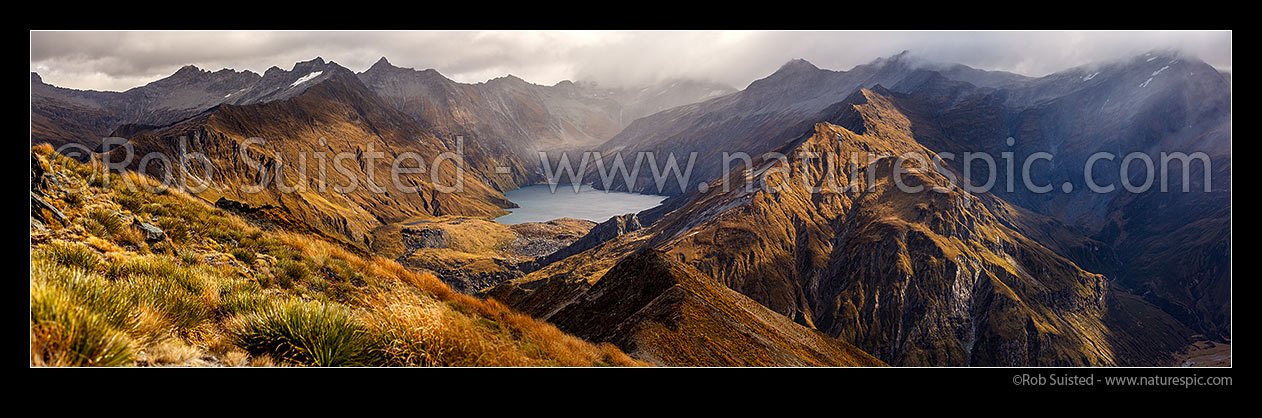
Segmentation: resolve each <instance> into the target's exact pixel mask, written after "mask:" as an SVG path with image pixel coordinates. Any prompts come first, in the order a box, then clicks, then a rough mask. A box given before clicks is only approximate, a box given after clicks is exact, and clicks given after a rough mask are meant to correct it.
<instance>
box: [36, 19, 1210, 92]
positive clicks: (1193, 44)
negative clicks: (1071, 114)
mask: <svg viewBox="0 0 1262 418" xmlns="http://www.w3.org/2000/svg"><path fill="white" fill-rule="evenodd" d="M1152 49H1177V50H1180V51H1182V52H1184V53H1186V54H1189V55H1192V56H1196V57H1199V58H1201V59H1202V60H1205V61H1206V62H1208V63H1210V64H1211V65H1213V66H1215V67H1218V68H1219V69H1221V70H1226V71H1230V70H1231V32H1229V31H1227V32H768V31H754V32H716V31H701V32H571V31H558V32H547V31H509V32H259V31H246V32H32V33H31V71H34V72H38V73H39V74H40V76H41V77H43V79H44V81H45V82H47V83H50V84H54V85H58V86H62V87H70V88H77V89H93V90H116V91H119V90H126V89H129V88H132V87H136V86H140V85H144V84H145V83H149V82H151V81H154V80H157V79H160V78H163V77H166V76H168V75H170V74H172V73H174V72H175V71H176V70H178V69H179V68H180V67H182V66H184V65H188V64H193V65H196V66H198V67H200V68H202V69H208V70H218V69H221V68H232V69H236V70H251V71H254V72H257V73H262V72H264V71H266V70H267V69H268V68H269V67H272V66H277V67H281V68H284V69H290V68H291V67H292V66H293V64H294V63H295V62H298V61H306V60H309V59H311V58H314V57H316V56H320V57H323V58H324V59H325V60H326V61H336V62H337V63H339V64H341V65H343V66H345V67H347V68H350V69H351V70H354V71H356V72H359V71H363V70H366V69H367V68H368V67H369V66H371V65H372V64H373V63H374V62H376V61H377V59H378V58H380V57H382V56H385V57H387V58H388V59H389V60H390V62H391V63H392V64H394V65H396V66H400V67H412V68H417V69H425V68H434V69H437V70H438V71H439V72H441V73H443V74H444V75H446V76H447V77H449V78H451V79H454V80H456V81H460V82H470V83H471V82H481V81H486V80H487V79H490V78H494V77H500V76H503V75H506V74H513V75H516V76H518V77H521V78H523V79H525V80H527V81H530V82H534V83H538V84H548V85H551V84H554V83H556V82H558V81H561V80H576V81H579V80H581V81H593V82H597V83H600V84H602V85H607V86H627V85H637V84H641V83H647V82H652V81H658V80H662V79H668V78H679V77H684V78H695V79H704V80H711V81H717V82H721V83H725V84H728V85H731V86H733V87H736V88H744V87H745V86H746V85H748V84H749V83H750V82H751V81H753V80H756V79H758V78H762V77H765V76H766V75H768V74H770V73H772V72H774V71H775V70H776V69H777V68H779V67H780V65H781V64H783V63H785V62H786V61H788V60H790V59H793V58H805V59H807V60H808V61H811V62H812V63H814V64H815V65H817V66H819V67H821V68H827V69H834V70H845V69H850V68H851V67H854V66H855V65H858V64H862V63H866V62H869V61H872V60H873V59H875V58H878V57H883V56H889V55H893V54H896V53H898V52H900V51H903V50H908V51H911V52H912V53H913V54H915V55H918V56H921V57H924V58H928V59H932V60H937V61H942V62H958V63H962V64H966V65H970V66H973V67H977V68H982V69H988V70H1004V71H1012V72H1016V73H1020V74H1025V75H1030V76H1040V75H1045V74H1048V73H1052V72H1056V71H1059V70H1063V69H1066V68H1070V67H1074V66H1078V65H1083V64H1088V63H1092V62H1098V61H1104V60H1112V59H1120V58H1123V57H1129V56H1133V55H1137V54H1141V53H1143V52H1146V51H1149V50H1152Z"/></svg>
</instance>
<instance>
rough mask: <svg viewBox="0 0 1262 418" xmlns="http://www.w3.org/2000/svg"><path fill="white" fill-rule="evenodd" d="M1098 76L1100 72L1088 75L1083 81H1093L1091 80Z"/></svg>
mask: <svg viewBox="0 0 1262 418" xmlns="http://www.w3.org/2000/svg"><path fill="white" fill-rule="evenodd" d="M1098 75H1100V72H1099V71H1096V72H1094V73H1091V74H1087V75H1086V76H1084V77H1082V81H1091V79H1093V78H1095V76H1098Z"/></svg>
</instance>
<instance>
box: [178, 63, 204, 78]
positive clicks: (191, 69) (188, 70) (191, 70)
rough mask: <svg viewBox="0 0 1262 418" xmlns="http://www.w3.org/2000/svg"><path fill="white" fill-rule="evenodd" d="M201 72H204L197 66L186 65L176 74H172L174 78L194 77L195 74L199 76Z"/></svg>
mask: <svg viewBox="0 0 1262 418" xmlns="http://www.w3.org/2000/svg"><path fill="white" fill-rule="evenodd" d="M201 72H202V69H201V68H197V66H196V65H191V64H190V65H185V66H183V67H180V69H179V70H178V71H176V72H175V74H172V75H173V76H174V75H193V74H199V73H201Z"/></svg>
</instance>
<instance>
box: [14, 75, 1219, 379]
mask: <svg viewBox="0 0 1262 418" xmlns="http://www.w3.org/2000/svg"><path fill="white" fill-rule="evenodd" d="M373 56H376V55H373ZM31 95H32V97H31V119H32V121H31V126H32V132H31V143H30V146H31V156H32V162H31V164H32V174H31V176H32V184H31V196H32V203H31V208H32V214H31V221H32V226H31V254H32V255H31V263H32V278H31V291H32V302H31V303H32V319H31V323H32V340H33V342H32V354H31V358H32V364H33V365H50V366H61V365H68V366H80V365H144V366H154V365H182V366H188V365H226V366H245V365H276V364H284V365H316V366H329V365H354V366H377V365H387V366H432V365H438V366H646V365H654V366H676V367H707V366H808V367H814V366H849V367H884V366H895V367H897V366H950V367H965V366H985V367H993V366H1011V367H1030V366H1034V367H1049V366H1057V367H1066V366H1090V367H1099V366H1171V365H1176V366H1230V365H1231V344H1230V340H1231V329H1232V315H1231V312H1232V309H1231V308H1232V304H1231V300H1232V294H1231V285H1232V282H1231V271H1232V269H1231V263H1232V261H1233V259H1232V254H1231V242H1232V241H1231V239H1232V234H1231V211H1232V204H1231V181H1230V180H1231V179H1230V173H1231V168H1232V165H1231V89H1230V75H1229V74H1227V73H1224V72H1220V71H1219V70H1217V69H1215V68H1214V67H1212V66H1210V65H1209V64H1207V63H1205V62H1203V61H1200V60H1198V59H1197V58H1195V57H1192V56H1188V55H1184V54H1181V53H1178V52H1174V51H1161V50H1153V51H1150V52H1146V53H1143V54H1142V55H1138V56H1131V57H1123V58H1119V59H1115V60H1113V61H1109V62H1101V63H1095V64H1092V65H1090V66H1083V67H1075V68H1069V69H1063V70H1061V71H1057V72H1054V73H1050V74H1048V75H1045V76H1041V77H1028V76H1024V75H1018V74H1014V73H1007V72H1002V71H986V70H981V69H976V68H972V67H968V66H965V65H961V64H955V63H947V62H938V61H934V60H930V59H928V58H923V57H920V56H917V55H916V54H913V53H909V52H906V51H905V52H903V53H899V54H895V55H891V56H888V57H882V58H877V59H874V60H871V61H869V62H866V63H863V64H859V65H856V66H854V67H853V68H851V69H849V70H828V69H821V68H819V67H817V66H815V65H814V64H812V63H811V62H808V61H806V60H803V59H795V60H791V61H789V62H787V63H785V64H783V65H782V66H781V67H780V68H778V69H777V70H776V71H774V72H773V73H771V74H769V75H766V76H764V77H761V78H759V79H756V80H754V81H753V82H752V83H750V84H749V85H748V86H747V87H745V88H743V89H735V88H731V87H728V86H726V85H724V84H722V83H717V82H711V81H706V80H699V79H686V78H661V79H660V80H658V81H657V82H653V83H643V84H642V85H633V86H621V87H602V86H600V85H598V84H595V83H591V82H575V81H569V80H565V81H561V82H558V83H555V84H553V85H540V84H534V83H531V82H528V81H526V80H524V79H522V78H519V77H517V76H513V75H505V76H502V77H496V78H492V79H489V80H487V81H485V82H480V83H461V82H456V81H453V80H452V79H450V78H448V77H447V76H444V75H443V74H440V73H439V72H438V71H436V70H433V69H425V70H416V69H412V68H403V67H398V66H395V65H393V64H391V63H390V61H389V60H387V59H386V58H385V57H382V58H381V59H379V60H377V61H376V62H375V63H374V64H372V65H371V66H370V67H368V68H367V69H366V70H364V71H362V72H355V71H353V70H351V69H348V68H346V67H343V66H342V65H340V64H337V63H335V62H332V61H325V60H324V59H323V58H319V57H317V58H315V59H312V60H309V61H303V62H298V63H296V64H294V65H293V66H292V67H291V69H290V70H284V69H281V68H279V67H271V69H269V70H267V71H265V72H264V73H263V74H258V73H254V72H251V71H248V70H246V71H236V70H229V69H223V70H218V71H207V70H203V69H200V68H197V67H194V66H191V65H190V66H186V67H183V68H181V69H180V70H178V71H177V72H176V73H174V74H171V75H170V76H169V77H165V78H162V79H160V80H157V81H154V82H152V83H149V84H146V85H144V86H140V87H136V88H133V89H130V90H126V91H122V92H109V91H90V90H73V89H67V88H62V87H57V86H54V85H51V84H47V83H45V82H44V80H43V78H42V77H41V76H40V75H39V74H36V73H35V72H32V73H31ZM106 137H111V138H117V139H118V140H117V141H115V142H112V143H109V144H103V143H102V142H101V141H102V138H106ZM67 149H69V150H75V151H77V153H76V154H75V155H69V154H68V153H67V155H64V156H63V155H59V152H61V151H63V150H67ZM1166 152H1181V153H1186V154H1195V155H1204V156H1205V158H1204V159H1203V160H1202V159H1194V158H1188V159H1186V160H1175V161H1174V163H1173V164H1171V166H1173V167H1178V166H1179V164H1183V165H1182V169H1183V170H1184V171H1182V172H1176V173H1177V174H1176V175H1174V176H1172V177H1169V178H1160V179H1156V180H1153V179H1152V178H1151V177H1150V178H1149V179H1148V183H1150V184H1160V185H1162V186H1163V187H1165V186H1167V185H1168V186H1169V187H1170V188H1173V189H1184V188H1185V189H1186V190H1185V191H1183V192H1168V191H1158V190H1156V189H1145V190H1143V191H1138V192H1130V191H1129V189H1130V187H1129V186H1128V185H1130V184H1131V183H1132V182H1139V181H1141V180H1142V177H1143V176H1142V175H1137V174H1135V172H1128V171H1127V170H1128V169H1129V167H1130V160H1127V159H1123V157H1120V155H1123V154H1126V155H1142V156H1143V158H1148V159H1149V163H1150V166H1151V165H1152V164H1151V163H1152V161H1157V162H1159V164H1160V165H1161V166H1166V165H1167V159H1163V158H1164V157H1165V154H1164V153H1166ZM734 153H739V154H741V155H744V156H747V158H746V159H744V160H741V159H732V158H730V155H731V154H734ZM972 153H978V154H980V153H986V155H988V156H990V155H997V156H1002V157H1001V158H999V163H1003V162H1005V161H1030V160H1031V156H1037V155H1043V154H1047V155H1052V156H1054V157H1048V158H1045V159H1041V160H1035V161H1037V163H1036V164H1026V165H1024V166H1022V165H1020V164H1019V163H1018V165H1017V166H1016V168H1015V169H1013V170H1005V169H1004V168H1003V167H1002V166H996V165H992V166H991V167H990V168H992V169H993V168H998V169H995V170H990V171H988V175H986V176H985V177H982V178H970V177H969V175H968V174H966V173H971V172H973V170H977V168H976V167H974V166H971V165H968V164H971V163H969V162H967V161H969V160H968V159H967V157H965V156H966V155H969V154H972ZM1100 153H1114V154H1111V155H1118V157H1116V158H1112V159H1108V160H1105V161H1104V162H1101V163H1099V165H1098V166H1094V167H1098V171H1095V173H1096V174H1094V175H1093V174H1090V173H1092V172H1091V171H1087V172H1086V173H1085V174H1084V172H1083V171H1082V167H1084V165H1087V166H1090V164H1091V163H1089V162H1090V161H1095V160H1099V158H1097V157H1095V156H1096V155H1099V154H1100ZM1127 153H1130V154H1127ZM564 154H568V155H569V156H571V157H574V156H577V155H583V162H584V163H583V164H581V165H580V164H578V162H579V161H578V159H577V157H576V158H575V159H574V160H573V162H574V166H575V167H574V173H575V174H576V177H575V179H577V180H579V181H581V182H582V184H581V186H580V190H579V191H578V192H575V191H574V190H573V189H572V188H571V185H570V184H560V185H554V187H555V191H553V190H552V188H553V186H549V185H547V184H546V182H547V181H549V178H548V177H550V174H549V173H553V172H554V167H553V166H550V165H546V164H551V163H553V162H555V161H557V159H558V158H559V157H561V156H562V155H564ZM147 155H163V156H169V158H167V159H165V160H162V161H157V162H155V160H149V159H145V158H143V157H142V156H147ZM589 155H594V156H595V157H599V158H601V159H602V161H611V160H612V159H613V158H615V157H618V158H622V160H623V161H627V162H630V161H635V162H636V164H639V163H640V162H641V160H640V158H639V157H638V156H640V155H646V156H647V157H648V158H647V159H649V160H652V161H650V162H648V163H646V167H647V166H648V164H652V170H650V169H648V168H645V169H638V167H637V170H634V171H630V172H629V173H635V174H629V175H626V176H624V177H623V178H621V181H620V182H619V181H614V182H609V181H607V180H606V178H605V176H604V174H605V173H603V172H601V171H603V170H604V169H605V168H604V166H601V167H600V168H596V167H593V166H592V165H587V164H586V162H587V159H588V156H589ZM690 155H691V156H692V158H694V160H692V161H695V164H692V163H689V164H688V165H687V168H686V170H681V171H686V172H687V173H688V174H687V175H684V176H682V177H680V181H679V182H676V181H674V180H673V179H672V180H669V181H663V180H662V179H660V178H657V177H658V176H657V173H656V171H657V170H658V168H659V167H666V166H668V165H669V163H668V158H679V160H678V161H679V162H680V163H681V164H682V163H683V162H684V161H689V156H690ZM858 155H864V156H865V157H864V158H863V159H857V157H856V158H854V159H852V157H851V156H858ZM907 155H915V156H920V157H918V158H919V159H906V158H902V157H904V156H907ZM189 156H196V160H195V161H193V162H192V163H190V164H187V165H185V164H178V163H179V162H181V161H184V160H185V157H189ZM834 157H835V158H834ZM1126 158H1132V159H1138V158H1139V157H1126ZM541 159H542V160H543V161H541ZM401 162H403V163H402V164H401ZM994 162H995V161H994V160H993V159H992V161H991V163H992V164H994ZM935 164H937V165H936V166H935ZM401 166H402V167H403V169H402V170H401V169H400V167H401ZM682 168H683V167H681V169H682ZM1018 170H1019V171H1020V172H1022V173H1023V174H1028V175H1029V177H1032V178H1034V179H1037V181H1036V182H1037V183H1039V184H1047V185H1048V186H1049V188H1048V190H1050V192H1048V191H1042V192H1038V191H1033V190H1031V188H1030V187H1023V188H1022V187H1016V188H1014V187H1011V186H1009V187H1007V188H1005V187H1003V186H1004V185H1009V184H1021V183H1022V182H1023V179H1021V178H1016V174H1015V173H1016V172H1018ZM1150 170H1152V169H1150ZM983 171H984V170H983ZM1180 175H1182V176H1180ZM177 179H178V180H182V182H178V181H174V180H177ZM188 179H192V180H194V181H193V182H192V183H190V182H189V181H188ZM960 179H964V181H965V183H963V186H961V182H960ZM852 181H857V183H852ZM111 182H112V183H111ZM1158 182H1159V183H1158ZM133 183H134V184H140V185H143V186H146V187H143V188H141V189H139V190H136V189H133V188H127V187H124V186H128V185H130V184H133ZM975 183H988V184H994V185H998V186H997V187H993V188H992V187H986V188H977V187H973V185H974V184H975ZM1106 183H1107V184H1116V185H1118V186H1117V187H1116V188H1115V192H1111V193H1101V192H1095V191H1093V190H1092V188H1093V186H1095V185H1097V184H1106ZM1167 183H1169V184H1167ZM576 184H577V183H576ZM908 186H911V187H915V188H917V190H916V191H911V192H909V191H907V190H906V189H907V187H908ZM159 235H160V236H159ZM269 321H271V322H269ZM284 321H289V323H290V324H291V325H286V326H287V327H291V328H292V329H299V330H306V328H302V327H301V325H306V324H311V323H317V322H318V323H319V324H326V323H336V324H340V325H338V326H340V327H345V329H347V330H353V331H354V332H353V333H352V334H353V335H356V336H357V337H345V338H343V337H341V336H339V335H331V334H325V332H334V331H328V330H329V329H332V328H327V327H326V328H318V329H317V327H315V326H313V327H312V329H313V330H312V331H310V332H309V333H307V334H302V333H298V334H294V335H288V334H287V335H269V334H267V332H269V330H272V328H269V327H270V326H271V325H269V324H272V323H273V322H284ZM304 321H306V322H304ZM321 321H322V322H321ZM85 324H86V325H85ZM292 324H297V325H292ZM71 325H73V327H72V326H71ZM75 327H80V328H75ZM82 327H89V328H92V327H95V328H92V329H91V330H90V332H79V333H75V332H74V331H75V330H81V329H82ZM280 328H282V327H280V326H277V328H276V329H280ZM291 328H285V329H291ZM304 332H305V331H304ZM346 332H348V333H349V332H351V331H346ZM299 334H300V335H299ZM352 334H346V335H352ZM358 336H363V337H362V338H361V337H358ZM339 338H341V339H339ZM320 344H323V345H320ZM313 345H320V346H319V347H314V348H313ZM74 347H89V348H90V349H91V350H95V351H93V353H92V355H91V356H87V357H83V356H80V357H74V356H73V354H75V353H74V352H73V350H75V349H76V348H74ZM319 353H338V354H344V356H320V355H317V354H319Z"/></svg>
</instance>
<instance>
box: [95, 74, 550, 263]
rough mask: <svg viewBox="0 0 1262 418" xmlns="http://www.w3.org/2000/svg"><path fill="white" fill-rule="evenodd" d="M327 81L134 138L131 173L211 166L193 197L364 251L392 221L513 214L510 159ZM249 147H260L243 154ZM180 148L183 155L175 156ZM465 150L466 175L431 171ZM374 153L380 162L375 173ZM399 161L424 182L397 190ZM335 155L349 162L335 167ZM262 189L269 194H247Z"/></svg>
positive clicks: (514, 179) (114, 157)
mask: <svg viewBox="0 0 1262 418" xmlns="http://www.w3.org/2000/svg"><path fill="white" fill-rule="evenodd" d="M323 72H324V74H322V75H321V77H323V80H321V81H319V82H309V83H311V84H310V85H309V86H307V87H305V88H304V89H303V91H302V92H301V94H299V95H296V96H294V97H292V98H289V99H283V100H276V101H269V102H263V103H257V104H251V105H243V106H237V105H220V106H216V107H215V108H213V109H211V110H209V111H207V112H205V113H203V114H201V115H199V116H197V117H194V118H191V119H187V120H185V121H182V122H179V123H176V124H174V125H170V126H166V127H162V128H154V129H137V132H134V133H131V134H130V135H129V137H130V139H131V143H132V144H133V145H134V147H135V152H136V154H137V156H136V157H134V158H133V160H132V161H133V163H132V167H131V168H138V164H139V162H140V161H139V160H140V157H139V156H140V155H144V154H146V153H149V152H155V151H156V152H161V153H163V154H165V155H168V156H178V155H183V154H185V152H196V153H201V154H202V155H205V156H206V157H207V158H208V159H209V161H210V162H211V166H212V172H211V173H210V175H209V176H207V175H206V173H205V172H204V169H203V167H202V165H201V164H199V163H197V162H196V161H193V162H190V163H189V164H188V166H189V169H190V170H191V171H192V172H193V174H194V175H196V176H198V177H199V178H208V179H209V180H210V183H211V186H210V187H209V188H207V189H206V190H205V191H202V192H199V193H198V194H199V195H201V196H202V197H204V198H206V199H207V200H209V201H212V202H213V201H217V200H219V199H220V198H226V199H228V200H231V201H235V202H242V203H245V204H247V205H250V206H252V207H260V206H263V205H274V206H278V207H281V208H283V209H284V210H285V211H287V212H288V216H290V217H293V218H295V219H297V220H300V221H301V222H303V223H305V224H307V225H311V226H312V227H315V228H317V229H319V230H322V231H324V232H326V233H329V234H331V235H335V236H339V235H340V236H344V237H347V238H349V240H350V241H351V242H355V243H357V244H366V243H367V241H368V239H369V238H370V235H371V234H370V232H371V231H372V230H373V229H374V228H376V227H378V226H381V225H383V224H386V223H390V222H394V221H397V220H402V219H406V218H413V217H425V216H442V215H466V216H494V215H499V214H503V213H505V212H504V211H503V209H502V208H505V207H510V205H511V203H510V202H508V201H507V200H505V199H504V197H503V195H502V194H501V193H500V191H499V190H500V189H507V188H511V187H515V186H516V185H517V184H520V183H521V182H524V181H525V179H524V177H523V174H522V173H524V172H525V170H523V169H521V167H520V166H519V165H517V164H516V162H515V161H514V160H512V159H511V157H510V158H503V157H500V155H503V154H505V153H503V152H497V151H490V150H487V149H486V148H484V147H482V146H480V145H479V144H477V143H470V142H459V141H457V140H456V139H455V138H450V137H446V138H438V137H435V136H434V135H432V134H431V133H430V132H429V131H428V130H426V129H425V128H424V126H422V125H420V124H418V123H416V122H413V121H412V120H411V119H410V118H409V117H407V116H406V115H404V114H402V113H400V112H398V111H395V110H394V109H393V108H392V107H390V106H388V105H386V104H384V103H383V102H382V101H381V99H379V98H377V97H376V96H375V95H373V94H372V92H370V91H368V90H367V89H366V88H365V87H364V86H363V84H362V83H360V82H359V80H358V79H357V78H356V77H355V75H354V74H353V73H351V72H350V71H349V70H346V69H344V68H341V67H340V66H336V64H331V65H330V66H329V67H328V68H326V69H325V70H324V71H323ZM122 130H124V129H120V131H122ZM181 138H186V139H181ZM249 138H262V139H263V140H265V142H253V143H247V140H248V139H249ZM181 142H186V143H187V145H186V147H187V148H181ZM247 147H248V148H247ZM243 149H244V150H245V151H243ZM461 149H462V150H463V158H464V168H463V172H464V175H463V176H461V175H460V170H458V169H457V166H456V163H455V161H450V160H448V161H447V162H445V163H442V164H440V165H438V166H437V167H435V166H434V162H435V161H438V156H439V154H440V153H443V152H453V153H455V152H458V151H460V150H461ZM125 152H126V149H124V148H116V149H114V150H112V151H111V153H110V154H109V155H107V157H108V158H109V159H110V161H122V160H123V159H124V158H125V155H123V154H125ZM371 153H379V155H378V156H377V160H376V161H375V162H374V163H373V165H372V166H370V165H369V161H368V160H369V159H371V158H373V155H372V154H371ZM404 153H415V155H419V156H420V158H421V159H422V160H423V161H422V164H423V166H421V165H418V164H417V162H416V161H414V160H411V159H406V160H404V161H403V164H404V166H405V167H413V168H416V167H423V168H425V171H423V172H420V173H411V174H407V173H401V174H400V175H399V184H398V186H400V187H401V188H402V189H401V188H400V187H396V185H395V184H394V179H393V178H392V177H391V173H390V164H391V162H393V161H395V158H396V157H397V156H399V155H403V154H404ZM247 154H248V157H246V156H245V155H247ZM339 154H342V155H344V157H345V158H342V159H340V160H339ZM172 158H174V157H172ZM304 159H305V161H304ZM321 160H323V161H321ZM252 164H253V165H252ZM322 164H323V165H324V166H322ZM500 166H507V167H512V168H514V170H512V172H513V173H515V174H498V173H496V171H495V168H496V167H500ZM144 169H145V171H146V172H147V173H149V174H152V175H154V176H158V177H162V176H165V175H167V174H168V173H172V175H177V176H178V174H179V173H178V171H168V170H169V169H167V168H165V167H164V166H163V165H161V164H151V165H147V166H146V167H144ZM278 171H279V173H280V176H279V177H277V176H276V173H277V172H278ZM321 172H323V173H324V174H325V177H323V178H322V177H321ZM177 178H178V177H177ZM370 179H371V181H372V184H370V183H369V181H370ZM264 180H266V181H267V187H266V188H265V189H263V190H261V191H258V190H254V189H253V188H254V187H257V185H258V184H260V182H261V181H264ZM322 180H323V182H322ZM459 182H463V190H462V191H459V192H456V193H451V192H443V191H442V190H444V188H446V187H455V186H456V185H457V184H459ZM190 185H191V186H194V187H196V186H199V183H198V182H197V181H192V182H190ZM374 185H375V186H374ZM410 188H415V189H417V191H415V192H410V191H409V190H407V189H410ZM348 189H349V190H348ZM291 191H293V192H291Z"/></svg>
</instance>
